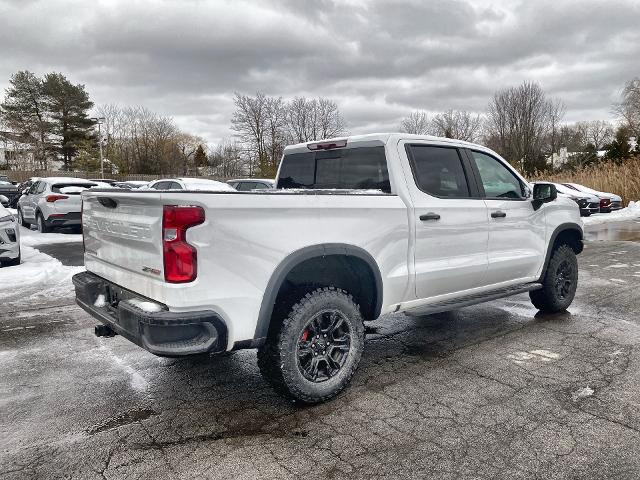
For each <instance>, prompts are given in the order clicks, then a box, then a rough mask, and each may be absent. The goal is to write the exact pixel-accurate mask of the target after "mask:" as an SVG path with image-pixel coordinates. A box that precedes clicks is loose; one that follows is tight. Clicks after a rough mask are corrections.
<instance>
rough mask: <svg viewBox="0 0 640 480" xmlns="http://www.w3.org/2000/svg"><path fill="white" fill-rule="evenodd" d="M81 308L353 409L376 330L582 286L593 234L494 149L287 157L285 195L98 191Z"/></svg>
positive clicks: (365, 141) (290, 153)
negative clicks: (587, 242)
mask: <svg viewBox="0 0 640 480" xmlns="http://www.w3.org/2000/svg"><path fill="white" fill-rule="evenodd" d="M83 199H84V204H83V205H84V214H83V232H84V236H85V237H84V238H85V249H86V250H85V265H86V268H87V272H83V273H81V274H78V275H76V277H74V283H75V285H76V295H77V301H78V304H79V305H80V306H81V307H82V308H84V309H85V310H86V311H87V312H89V313H90V314H92V315H93V316H94V317H96V318H97V319H98V320H99V321H100V322H101V323H102V325H101V326H100V328H99V329H98V330H97V333H99V334H100V335H106V336H109V335H112V334H121V335H123V336H125V337H126V338H127V339H129V340H131V341H133V342H134V343H136V344H138V345H139V346H141V347H143V348H145V349H146V350H148V351H150V352H152V353H154V354H157V355H165V356H181V355H188V354H196V353H203V352H211V353H216V352H223V351H229V350H233V349H238V348H258V365H259V366H260V369H261V372H262V373H263V375H264V376H265V378H266V379H267V380H268V381H269V382H270V383H271V384H272V385H273V386H274V388H275V389H276V390H277V391H278V392H280V393H281V394H283V395H285V396H287V397H289V398H293V399H295V400H296V401H300V402H306V403H315V402H320V401H325V400H328V399H329V398H332V397H333V396H335V395H337V394H338V393H339V392H340V391H341V390H342V389H343V388H344V387H345V386H346V385H347V384H348V382H349V380H350V378H351V376H352V375H353V374H354V372H355V370H356V368H357V365H358V363H359V360H360V356H361V354H362V351H363V348H364V343H365V342H364V323H363V322H365V321H368V320H374V319H376V318H378V317H379V316H381V315H384V314H386V313H389V312H405V313H406V314H408V315H426V314H430V313H435V312H442V311H446V310H452V309H456V308H461V307H464V306H468V305H472V304H475V303H479V302H483V301H488V300H492V299H495V298H500V297H504V296H508V295H513V294H517V293H523V292H529V295H530V297H531V301H532V302H533V304H534V305H535V306H536V307H537V308H539V309H540V310H542V311H545V312H557V311H561V310H564V309H566V308H567V307H568V306H569V305H570V304H571V301H572V300H573V296H574V295H575V291H576V288H577V280H578V277H577V274H578V265H577V261H576V255H577V254H578V253H580V252H581V250H582V224H581V221H580V213H579V209H578V206H577V204H576V203H575V202H573V201H572V200H570V199H568V198H564V197H561V196H558V195H557V191H556V188H555V186H554V185H552V184H536V185H531V184H529V183H528V182H527V181H526V180H525V179H524V178H522V176H520V174H519V173H518V172H517V171H516V170H515V169H514V168H513V167H512V166H511V165H510V164H509V163H508V162H506V161H505V160H504V159H502V158H501V157H500V156H499V155H498V154H496V153H495V152H493V151H491V150H490V149H487V148H486V147H483V146H481V145H476V144H471V143H467V142H462V141H457V140H452V139H446V138H438V137H429V136H418V135H408V134H373V135H361V136H352V137H346V138H338V139H329V140H323V141H318V142H308V143H303V144H298V145H292V146H288V147H286V148H285V150H284V154H283V158H282V161H281V164H280V167H279V171H278V175H277V178H276V188H275V189H265V190H252V191H246V192H238V191H234V192H203V191H188V190H187V191H149V190H142V191H115V190H97V189H91V190H90V191H87V192H83Z"/></svg>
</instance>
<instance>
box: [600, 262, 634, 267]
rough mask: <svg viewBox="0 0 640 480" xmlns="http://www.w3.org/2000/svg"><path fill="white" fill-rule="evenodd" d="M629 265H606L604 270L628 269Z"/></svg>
mask: <svg viewBox="0 0 640 480" xmlns="http://www.w3.org/2000/svg"><path fill="white" fill-rule="evenodd" d="M628 267H629V265H627V264H626V263H616V264H614V265H607V266H606V267H604V268H628Z"/></svg>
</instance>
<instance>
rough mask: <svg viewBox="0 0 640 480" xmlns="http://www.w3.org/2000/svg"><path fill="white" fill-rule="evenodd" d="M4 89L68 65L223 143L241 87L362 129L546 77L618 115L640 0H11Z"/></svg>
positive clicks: (95, 83) (110, 92) (592, 110)
mask: <svg viewBox="0 0 640 480" xmlns="http://www.w3.org/2000/svg"><path fill="white" fill-rule="evenodd" d="M0 19H1V20H0V45H2V47H1V49H2V50H1V55H0V87H2V88H4V87H6V84H7V80H8V78H9V76H10V75H11V74H12V73H13V72H15V71H17V70H20V69H29V70H32V71H35V72H36V73H44V72H46V71H51V70H55V71H60V72H63V73H65V74H66V75H67V76H68V77H69V78H70V79H72V80H73V81H75V82H81V83H84V84H86V86H87V89H88V91H89V92H90V94H91V95H92V98H93V99H94V101H95V102H96V103H120V104H141V105H144V106H146V107H148V108H150V109H153V110H155V111H157V112H159V113H163V114H166V115H171V116H174V117H175V118H176V121H177V122H178V123H179V124H180V126H181V127H182V128H184V129H185V130H189V131H192V132H194V133H198V134H201V135H203V136H205V138H207V139H208V140H210V141H212V142H215V141H218V140H219V139H220V138H222V137H225V136H228V135H230V133H231V132H230V131H229V119H230V116H231V112H232V110H233V103H232V95H233V92H234V91H241V92H246V93H253V92H255V91H256V90H263V91H265V92H266V93H268V94H271V95H281V96H284V97H292V96H295V95H309V96H317V95H323V96H329V97H332V98H333V99H335V100H336V101H337V102H338V103H339V105H340V107H341V109H342V111H343V113H344V115H345V118H346V120H347V122H348V124H349V128H350V130H351V131H353V132H364V131H372V130H388V129H395V128H397V125H398V123H399V120H400V118H401V117H402V116H403V115H405V114H407V113H408V112H410V111H411V110H413V109H416V108H421V109H426V110H429V111H432V112H436V111H440V110H445V109H448V108H461V109H467V110H473V111H482V110H483V109H484V108H485V107H486V104H487V102H488V101H489V98H490V96H491V95H492V94H493V92H494V91H495V90H496V89H497V88H503V87H506V86H510V85H515V84H518V83H520V82H522V81H523V80H534V81H538V82H540V83H541V84H542V85H543V87H544V88H545V89H546V91H547V92H548V93H549V95H551V96H556V97H558V98H561V99H563V100H564V101H565V103H566V104H567V107H568V108H567V115H566V119H567V120H569V121H573V120H582V119H595V118H609V117H610V115H611V114H610V106H611V102H612V101H615V100H616V98H617V95H618V93H619V91H620V89H621V87H622V85H623V83H624V82H625V81H626V80H627V79H630V78H632V77H634V76H636V75H639V74H640V71H639V70H640V69H639V68H638V61H637V59H638V58H640V29H639V28H638V25H640V3H639V2H638V1H637V0H629V1H622V0H620V1H608V2H607V1H594V0H584V1H580V2H577V1H575V0H555V1H551V0H541V1H535V2H531V1H528V2H526V1H521V2H513V1H508V0H503V1H502V2H500V1H498V2H496V1H491V0H476V1H472V0H450V1H443V0H440V1H438V0H436V1H429V2H426V1H420V0H397V1H392V0H384V1H370V2H367V1H363V0H345V1H341V2H338V1H335V2H334V1H330V0H316V1H312V0H302V1H301V0H271V2H267V1H260V2H250V1H247V0H242V1H231V0H228V1H222V0H220V1H204V0H163V1H161V2H151V1H131V0H112V1H109V2H86V1H85V0H72V1H62V0H40V1H37V0H33V1H18V0H16V1H3V0H0Z"/></svg>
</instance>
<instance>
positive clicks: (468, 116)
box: [432, 110, 482, 142]
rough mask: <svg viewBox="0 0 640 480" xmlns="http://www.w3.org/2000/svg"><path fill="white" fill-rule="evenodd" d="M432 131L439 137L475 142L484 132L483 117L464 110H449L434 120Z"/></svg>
mask: <svg viewBox="0 0 640 480" xmlns="http://www.w3.org/2000/svg"><path fill="white" fill-rule="evenodd" d="M432 125H433V128H432V131H433V133H434V135H437V136H439V137H447V138H455V139H458V140H464V141H467V142H475V141H477V140H478V138H479V137H480V133H481V131H482V117H480V115H473V114H472V113H469V112H466V111H464V110H448V111H446V112H443V113H439V114H437V115H436V116H435V117H433V120H432Z"/></svg>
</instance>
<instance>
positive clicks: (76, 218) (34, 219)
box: [18, 177, 106, 233]
mask: <svg viewBox="0 0 640 480" xmlns="http://www.w3.org/2000/svg"><path fill="white" fill-rule="evenodd" d="M105 185H106V184H105ZM95 186H96V183H95V182H91V181H89V180H85V179H83V178H73V177H45V178H40V179H38V180H37V181H35V182H34V183H33V185H31V187H29V190H27V191H26V193H24V194H23V195H22V197H20V200H18V219H19V221H20V224H21V225H22V226H24V227H26V228H30V227H31V225H32V224H36V226H37V227H38V231H39V232H41V233H46V232H50V231H51V230H53V229H56V228H63V227H75V228H80V226H81V220H80V217H81V212H82V197H81V196H80V194H81V193H82V192H83V191H84V190H87V189H89V188H91V187H95Z"/></svg>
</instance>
